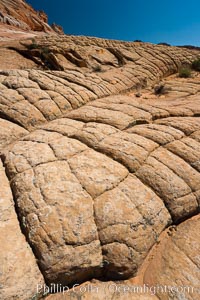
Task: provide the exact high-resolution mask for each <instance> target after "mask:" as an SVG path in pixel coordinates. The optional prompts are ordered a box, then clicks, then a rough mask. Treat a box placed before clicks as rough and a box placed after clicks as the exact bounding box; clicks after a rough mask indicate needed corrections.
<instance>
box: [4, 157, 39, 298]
mask: <svg viewBox="0 0 200 300" xmlns="http://www.w3.org/2000/svg"><path fill="white" fill-rule="evenodd" d="M0 182H1V186H0V212H1V213H0V245H1V247H0V298H1V299H3V300H4V299H5V300H13V299H16V300H17V299H18V300H29V299H30V298H31V297H33V296H34V295H35V296H36V294H37V284H44V280H43V276H42V275H41V273H40V271H39V268H38V266H37V263H36V259H35V257H34V255H33V252H32V250H31V248H30V246H29V244H28V243H27V241H26V239H25V236H24V235H23V234H22V232H21V230H20V225H19V221H18V219H17V215H16V212H15V207H14V201H13V198H12V193H11V190H10V186H9V182H8V179H7V177H6V175H5V172H4V168H3V166H2V163H1V162H0Z"/></svg>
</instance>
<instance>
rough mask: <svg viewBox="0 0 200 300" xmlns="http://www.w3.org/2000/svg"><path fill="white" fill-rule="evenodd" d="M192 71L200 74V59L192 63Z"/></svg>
mask: <svg viewBox="0 0 200 300" xmlns="http://www.w3.org/2000/svg"><path fill="white" fill-rule="evenodd" d="M192 69H193V70H195V71H198V72H200V58H198V59H196V60H194V61H193V63H192Z"/></svg>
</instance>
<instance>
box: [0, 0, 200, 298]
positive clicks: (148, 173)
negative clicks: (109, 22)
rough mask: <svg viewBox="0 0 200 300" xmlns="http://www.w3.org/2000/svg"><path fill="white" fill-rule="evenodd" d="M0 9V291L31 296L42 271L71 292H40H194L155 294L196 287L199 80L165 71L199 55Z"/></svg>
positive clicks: (4, 4)
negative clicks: (78, 32)
mask: <svg viewBox="0 0 200 300" xmlns="http://www.w3.org/2000/svg"><path fill="white" fill-rule="evenodd" d="M0 10H1V13H0V22H1V23H2V25H1V26H0V39H1V41H0V46H1V47H0V63H1V70H0V151H1V154H0V155H1V159H2V161H3V165H4V167H5V171H4V169H3V167H2V165H1V167H0V169H1V171H0V179H1V189H0V190H1V191H0V230H1V234H0V242H1V245H2V247H1V250H0V254H1V259H0V260H1V261H0V265H1V266H3V271H2V269H0V272H1V273H0V284H1V285H2V286H3V288H2V286H0V298H1V299H2V300H7V299H8V300H9V299H10V300H11V299H24V300H25V299H27V300H28V299H33V298H34V299H35V298H37V297H39V295H36V293H37V284H40V287H41V288H42V287H43V286H44V279H43V277H42V276H44V278H45V282H46V284H48V285H49V287H50V286H51V285H54V284H58V286H61V285H67V286H69V287H70V290H69V291H68V292H67V293H65V295H62V294H60V293H58V294H57V295H48V297H47V299H80V298H81V299H82V298H83V299H110V300H111V299H141V300H146V299H152V300H153V299H163V300H164V299H177V300H178V299H179V300H180V299H195V300H196V299H198V291H195V293H194V294H193V295H192V296H191V295H183V294H182V293H175V294H173V295H172V294H170V293H168V294H165V295H162V293H161V292H159V290H156V291H155V285H156V284H164V283H165V282H166V283H167V284H168V285H172V284H174V282H175V283H176V284H184V285H185V284H188V285H189V284H191V286H193V287H194V288H196V287H197V286H198V285H199V261H198V259H199V256H198V255H199V254H198V250H199V241H198V226H199V207H200V174H199V172H200V164H199V161H200V118H199V115H200V98H199V96H200V75H199V74H197V73H193V74H192V77H191V78H189V79H181V78H179V77H177V75H176V74H174V73H176V72H177V70H178V69H179V67H180V66H181V65H183V64H190V63H191V62H192V61H193V60H194V59H195V58H197V57H198V56H199V51H198V49H184V48H177V47H169V46H166V45H152V44H149V43H140V42H137V43H131V42H120V41H109V40H105V39H98V38H90V37H77V36H71V35H70V36H67V35H59V34H58V33H60V32H61V31H60V28H59V27H57V26H55V25H54V26H53V28H54V30H55V31H56V32H57V33H53V30H52V28H50V27H49V26H48V25H47V16H46V15H45V14H44V13H43V12H39V13H36V12H35V11H34V10H33V9H31V8H30V6H28V5H27V4H26V3H25V2H24V1H21V0H16V1H12V0H2V1H1V4H0ZM5 23H7V24H5ZM17 28H18V29H17ZM30 29H31V30H30ZM5 57H6V60H5ZM155 84H158V85H161V84H163V85H164V86H165V87H166V90H167V93H165V94H163V95H160V94H155V92H154V89H153V87H154V86H155ZM137 95H140V97H137ZM7 178H8V179H7ZM8 180H9V182H8ZM11 190H12V194H13V199H12V194H11ZM13 200H14V202H13ZM18 220H19V221H18ZM19 222H20V225H19ZM20 226H21V229H22V231H23V233H22V232H21V229H20ZM30 246H31V248H30ZM37 263H38V265H39V269H40V270H39V269H38V266H37ZM152 271H153V272H154V273H153V272H152ZM97 279H98V280H99V281H97ZM90 280H91V281H90ZM105 280H106V282H105ZM124 280H125V281H124ZM27 284H28V287H29V288H28V289H27ZM74 284H81V285H80V286H77V287H76V289H75V290H73V288H72V287H73V285H74ZM88 284H89V285H91V286H92V288H93V289H94V288H95V286H96V289H99V292H98V293H91V291H89V290H87V289H86V290H85V292H84V293H82V292H81V290H80V289H83V290H84V289H85V288H86V287H87V286H88ZM137 284H138V285H140V286H142V285H144V284H149V287H152V290H150V292H148V293H145V292H144V291H143V292H141V291H140V293H137V294H136V293H135V292H133V290H131V291H130V289H131V288H133V287H134V286H135V285H137ZM110 285H115V286H117V290H116V291H114V290H110V289H109V286H110ZM71 288H72V289H71ZM58 292H59V290H58ZM155 292H157V296H155V295H154V294H155ZM41 293H42V291H41ZM36 296H37V297H36Z"/></svg>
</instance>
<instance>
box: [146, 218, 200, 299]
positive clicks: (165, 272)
mask: <svg viewBox="0 0 200 300" xmlns="http://www.w3.org/2000/svg"><path fill="white" fill-rule="evenodd" d="M199 233H200V217H199V215H198V216H196V217H193V218H191V219H190V220H187V221H185V222H183V223H182V224H180V225H179V226H177V227H176V228H175V229H174V230H173V231H171V233H170V236H168V237H165V238H163V241H162V242H161V245H160V247H159V248H158V250H157V251H156V253H155V255H154V259H153V260H152V262H151V263H150V265H149V267H148V268H147V270H146V272H145V275H144V282H145V283H147V284H149V285H160V286H163V287H164V286H172V287H173V286H174V287H179V289H178V290H177V289H174V290H173V291H170V292H169V291H168V293H166V292H163V293H162V291H161V290H160V291H157V296H158V297H159V299H163V300H167V299H176V300H178V299H189V300H190V299H191V300H193V299H195V300H197V299H199V285H200V272H199V269H200V261H199V239H200V236H199ZM184 288H185V290H184Z"/></svg>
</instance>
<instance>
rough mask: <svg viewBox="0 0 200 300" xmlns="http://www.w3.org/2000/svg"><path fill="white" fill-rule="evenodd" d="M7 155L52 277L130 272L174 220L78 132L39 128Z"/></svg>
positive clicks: (33, 238)
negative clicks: (80, 138) (71, 135)
mask: <svg viewBox="0 0 200 300" xmlns="http://www.w3.org/2000/svg"><path fill="white" fill-rule="evenodd" d="M69 121H70V122H71V123H73V122H72V121H71V120H69ZM53 123H55V121H53ZM78 124H79V123H78ZM76 125H77V124H76V122H75V124H74V128H75V127H76ZM79 125H80V124H79ZM68 126H69V124H68ZM62 127H63V125H62ZM58 131H59V130H58ZM3 157H4V159H5V166H6V170H7V173H8V175H9V177H10V179H11V180H12V181H11V186H12V189H13V192H14V193H15V197H16V203H17V207H18V209H19V213H20V218H22V219H23V220H24V225H25V230H26V232H27V236H28V239H29V241H30V243H31V245H32V246H33V248H34V250H35V253H36V255H37V258H38V260H39V264H40V267H41V269H42V271H43V274H44V276H45V277H46V279H47V281H48V282H62V283H73V282H75V281H83V280H86V279H89V278H91V277H93V276H96V277H98V276H100V275H102V274H104V276H105V277H107V278H118V279H120V278H127V277H130V276H131V275H134V274H135V273H136V272H137V269H138V267H139V266H140V265H141V263H142V261H143V260H144V258H145V256H146V255H147V253H148V251H149V249H150V248H151V247H152V246H153V244H154V243H155V242H156V240H157V237H158V236H159V234H160V233H161V232H162V230H164V228H165V227H166V226H167V225H168V224H170V223H171V217H170V215H169V213H168V211H167V209H166V208H165V206H164V204H163V202H162V200H160V199H159V198H158V197H157V196H156V195H155V193H154V192H152V191H151V190H150V189H149V188H147V187H146V186H145V185H143V184H142V183H141V182H140V181H139V180H138V179H137V178H136V177H134V176H132V175H129V172H128V170H127V169H126V168H125V167H124V166H122V165H121V164H119V163H118V162H116V161H114V160H112V159H110V158H108V157H107V156H105V155H104V154H101V153H99V152H96V151H94V150H93V149H90V148H88V147H87V146H86V145H85V144H83V143H81V142H80V141H77V140H76V139H73V138H69V137H66V136H63V135H62V134H60V133H56V132H48V131H43V130H38V131H35V132H34V133H32V134H30V136H26V137H25V138H24V141H23V139H22V140H21V141H19V142H17V143H15V144H14V145H13V146H11V147H10V148H8V150H6V151H5V152H4V155H3ZM128 216H129V217H128ZM127 217H128V220H127ZM98 274H99V275H98Z"/></svg>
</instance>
